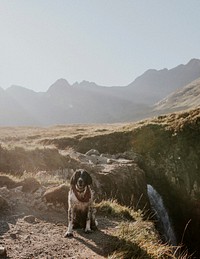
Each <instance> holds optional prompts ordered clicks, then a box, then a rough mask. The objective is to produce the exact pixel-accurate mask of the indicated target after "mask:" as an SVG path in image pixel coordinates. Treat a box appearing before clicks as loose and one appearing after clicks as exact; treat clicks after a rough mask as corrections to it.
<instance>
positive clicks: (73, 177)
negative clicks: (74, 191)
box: [70, 171, 77, 185]
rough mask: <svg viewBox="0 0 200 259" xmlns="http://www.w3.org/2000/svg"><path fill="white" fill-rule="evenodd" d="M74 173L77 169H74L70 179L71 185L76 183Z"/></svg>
mask: <svg viewBox="0 0 200 259" xmlns="http://www.w3.org/2000/svg"><path fill="white" fill-rule="evenodd" d="M76 175H77V171H75V172H74V173H73V175H72V177H71V179H70V184H71V185H75V184H76Z"/></svg>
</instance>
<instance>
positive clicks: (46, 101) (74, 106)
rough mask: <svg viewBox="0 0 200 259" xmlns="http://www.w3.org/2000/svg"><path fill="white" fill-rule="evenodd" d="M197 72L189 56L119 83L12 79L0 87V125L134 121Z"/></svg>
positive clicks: (199, 64)
mask: <svg viewBox="0 0 200 259" xmlns="http://www.w3.org/2000/svg"><path fill="white" fill-rule="evenodd" d="M197 78H200V60H199V59H192V60H190V61H189V62H188V63H187V64H186V65H183V64H181V65H178V66H176V67H175V68H172V69H167V68H164V69H161V70H156V69H149V70H147V71H146V72H144V73H143V74H142V75H141V76H139V77H138V78H136V79H135V80H134V81H133V82H132V83H130V84H129V85H127V86H123V87H122V86H113V87H106V86H99V85H97V84H96V83H94V82H89V81H86V80H84V81H82V82H80V83H78V82H75V83H74V84H69V82H68V81H67V80H66V79H64V78H60V79H58V80H57V81H55V82H54V83H53V84H52V85H51V86H50V87H49V88H48V90H47V91H46V92H35V91H33V90H31V89H27V88H25V87H21V86H16V85H13V86H11V87H9V88H7V89H6V90H4V89H2V88H0V94H1V96H0V99H1V100H3V99H4V101H2V102H0V109H1V111H5V112H4V114H3V112H1V113H0V125H8V126H9V125H13V126H15V125H35V124H36V125H37V126H39V125H40V126H47V125H52V124H72V123H115V122H129V121H136V120H140V119H143V118H146V117H149V116H151V115H152V114H157V113H158V109H156V108H155V107H154V105H155V103H158V102H159V101H161V100H163V99H164V98H166V96H168V95H169V94H171V93H173V92H174V91H177V90H178V89H179V88H182V87H184V86H186V85H187V84H188V83H191V82H192V81H193V80H196V79H197ZM5 100H7V101H5ZM6 105H7V107H6ZM9 105H11V106H12V108H10V107H9ZM152 109H154V110H153V112H154V113H152ZM160 109H161V108H160ZM161 110H162V109H161ZM23 111H24V112H23ZM5 114H7V115H5ZM16 114H17V116H16ZM24 114H26V116H24Z"/></svg>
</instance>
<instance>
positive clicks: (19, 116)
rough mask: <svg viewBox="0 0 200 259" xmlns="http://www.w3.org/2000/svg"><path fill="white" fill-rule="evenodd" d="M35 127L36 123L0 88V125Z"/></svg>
mask: <svg viewBox="0 0 200 259" xmlns="http://www.w3.org/2000/svg"><path fill="white" fill-rule="evenodd" d="M24 123H26V125H35V124H36V125H37V121H36V120H35V119H34V118H33V117H32V116H31V115H30V114H29V112H28V111H27V110H26V109H24V108H23V107H22V106H21V105H20V103H18V102H16V101H15V100H14V99H13V98H12V97H11V96H10V95H9V94H8V93H7V92H6V91H5V90H4V89H2V88H0V125H3V126H12V125H23V124H24Z"/></svg>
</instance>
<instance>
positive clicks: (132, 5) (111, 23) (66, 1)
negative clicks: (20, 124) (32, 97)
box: [0, 0, 200, 91]
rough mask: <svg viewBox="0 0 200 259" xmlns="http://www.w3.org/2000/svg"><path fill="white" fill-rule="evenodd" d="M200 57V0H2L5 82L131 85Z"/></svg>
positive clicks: (0, 73)
mask: <svg viewBox="0 0 200 259" xmlns="http://www.w3.org/2000/svg"><path fill="white" fill-rule="evenodd" d="M191 58H200V1H199V0H0V86H1V87H3V88H7V87H9V86H10V85H12V84H16V85H21V86H24V87H27V88H30V89H33V90H35V91H46V90H47V89H48V87H49V86H50V85H51V84H52V83H54V82H55V81H56V80H57V79H59V78H65V79H67V80H68V81H69V83H71V84H72V83H74V82H75V81H78V82H80V81H82V80H88V81H93V82H95V83H97V84H100V85H107V86H111V85H127V84H128V83H130V82H132V81H133V80H134V79H135V78H136V77H137V76H139V75H141V74H142V73H143V72H145V71H146V70H147V69H149V68H155V69H162V68H165V67H166V68H172V67H175V66H177V65H179V64H181V63H182V64H185V63H187V62H188V61H189V60H190V59H191Z"/></svg>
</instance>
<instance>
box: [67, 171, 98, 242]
mask: <svg viewBox="0 0 200 259" xmlns="http://www.w3.org/2000/svg"><path fill="white" fill-rule="evenodd" d="M70 184H71V188H70V191H69V195H68V229H67V232H66V233H65V237H70V236H73V233H72V230H73V228H76V227H84V228H85V233H90V232H92V229H96V227H97V221H96V220H95V210H94V208H93V206H92V205H93V192H92V191H91V188H90V185H91V184H92V178H91V176H90V175H89V174H88V172H87V171H85V170H83V169H78V170H76V171H75V173H74V174H73V175H72V177H71V181H70Z"/></svg>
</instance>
